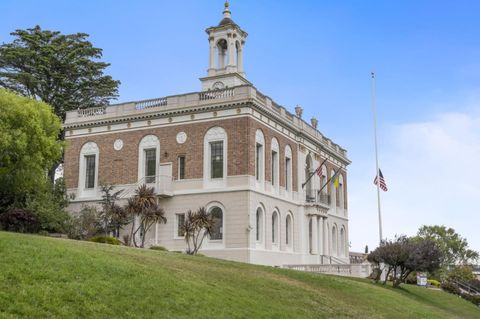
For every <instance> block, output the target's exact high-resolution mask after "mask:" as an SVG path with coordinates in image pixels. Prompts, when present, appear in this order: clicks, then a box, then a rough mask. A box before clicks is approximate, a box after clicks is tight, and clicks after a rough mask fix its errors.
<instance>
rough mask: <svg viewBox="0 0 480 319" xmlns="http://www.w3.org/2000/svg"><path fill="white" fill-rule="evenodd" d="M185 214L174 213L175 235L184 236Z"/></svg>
mask: <svg viewBox="0 0 480 319" xmlns="http://www.w3.org/2000/svg"><path fill="white" fill-rule="evenodd" d="M184 225H185V214H176V215H175V237H177V238H183V237H184V236H185V229H184V228H183V226H184Z"/></svg>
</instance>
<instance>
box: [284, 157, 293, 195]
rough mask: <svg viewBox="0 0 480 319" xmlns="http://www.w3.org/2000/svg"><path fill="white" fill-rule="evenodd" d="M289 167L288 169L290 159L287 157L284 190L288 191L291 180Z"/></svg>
mask: <svg viewBox="0 0 480 319" xmlns="http://www.w3.org/2000/svg"><path fill="white" fill-rule="evenodd" d="M291 171H292V169H291V167H290V159H289V158H288V157H286V158H285V190H287V191H288V190H290V180H291V176H290V175H291Z"/></svg>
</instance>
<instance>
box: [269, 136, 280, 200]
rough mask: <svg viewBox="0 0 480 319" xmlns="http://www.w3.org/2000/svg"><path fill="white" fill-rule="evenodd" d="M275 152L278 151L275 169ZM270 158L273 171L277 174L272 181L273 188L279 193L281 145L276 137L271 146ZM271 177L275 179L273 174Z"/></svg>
mask: <svg viewBox="0 0 480 319" xmlns="http://www.w3.org/2000/svg"><path fill="white" fill-rule="evenodd" d="M273 152H276V153H277V155H276V159H275V170H274V169H273V168H272V166H273V156H272V155H273ZM270 158H271V163H270V165H271V167H270V168H271V171H272V173H273V174H275V179H274V181H273V182H274V183H270V184H271V185H272V189H273V190H274V191H275V192H277V193H278V191H279V188H280V147H279V144H278V140H277V139H276V138H275V137H274V138H272V142H271V148H270ZM270 179H273V176H270Z"/></svg>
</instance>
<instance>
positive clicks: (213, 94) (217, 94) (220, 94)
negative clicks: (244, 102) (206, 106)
mask: <svg viewBox="0 0 480 319" xmlns="http://www.w3.org/2000/svg"><path fill="white" fill-rule="evenodd" d="M233 95H234V91H233V89H223V90H214V91H206V92H200V93H198V97H199V99H200V101H206V100H216V99H223V98H226V97H232V96H233Z"/></svg>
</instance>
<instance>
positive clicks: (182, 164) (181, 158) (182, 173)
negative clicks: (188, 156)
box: [178, 155, 185, 180]
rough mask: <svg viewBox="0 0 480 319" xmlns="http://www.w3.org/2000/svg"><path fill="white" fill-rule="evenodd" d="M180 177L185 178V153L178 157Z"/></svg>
mask: <svg viewBox="0 0 480 319" xmlns="http://www.w3.org/2000/svg"><path fill="white" fill-rule="evenodd" d="M178 179H179V180H182V179H185V155H180V156H179V157H178Z"/></svg>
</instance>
